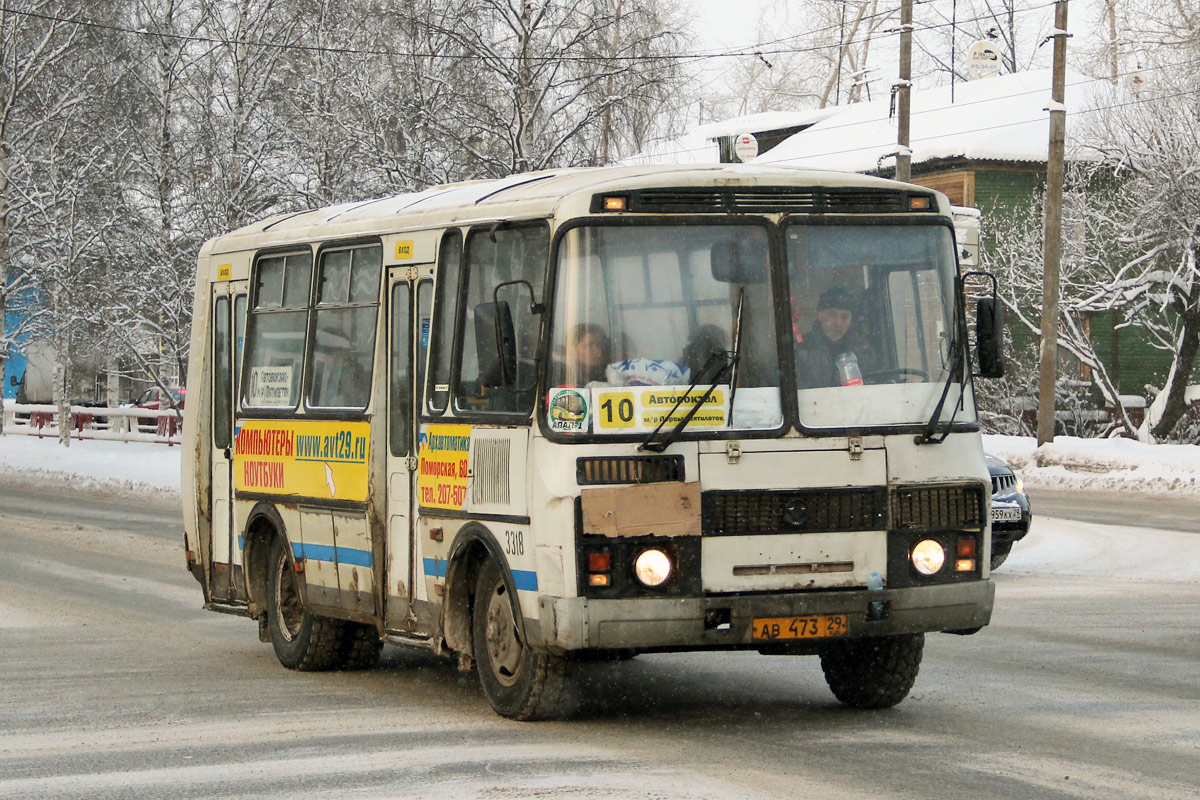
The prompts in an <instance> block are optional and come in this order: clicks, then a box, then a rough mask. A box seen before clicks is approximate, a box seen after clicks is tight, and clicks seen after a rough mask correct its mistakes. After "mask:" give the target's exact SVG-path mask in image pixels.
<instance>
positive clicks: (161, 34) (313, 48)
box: [0, 0, 1053, 62]
mask: <svg viewBox="0 0 1200 800" xmlns="http://www.w3.org/2000/svg"><path fill="white" fill-rule="evenodd" d="M924 1H925V2H929V1H930V0H924ZM1052 5H1053V3H1052V2H1050V3H1044V4H1042V5H1035V6H1030V7H1029V8H1026V9H1021V10H1020V11H1019V12H1017V13H1028V12H1030V11H1037V10H1040V9H1043V8H1048V7H1050V6H1052ZM0 11H4V12H5V13H9V14H15V15H18V16H24V17H29V18H32V19H39V20H42V21H44V22H52V23H56V24H63V25H76V26H80V27H85V28H91V29H94V30H102V31H109V32H113V33H123V34H127V35H131V36H139V37H144V38H155V39H170V40H173V41H183V42H194V43H199V44H210V45H224V46H245V47H261V48H266V49H271V50H283V51H297V52H306V53H330V54H334V55H362V56H387V57H401V58H428V59H434V60H437V59H443V60H451V61H477V60H483V59H484V58H485V57H484V56H479V55H475V54H469V53H435V52H419V51H414V52H403V51H399V50H390V49H385V48H358V47H336V46H329V45H308V44H302V43H298V42H295V43H291V42H289V43H282V42H272V41H263V40H257V41H256V40H250V39H232V38H224V37H218V36H199V35H196V34H183V33H172V32H170V31H151V30H146V29H145V28H131V27H127V26H122V25H113V24H108V23H102V22H94V21H91V20H83V19H72V18H69V17H62V16H57V15H54V14H46V13H41V12H36V11H28V10H23V9H11V8H7V7H0ZM892 13H894V12H893V11H886V12H878V13H876V14H871V15H866V16H864V17H863V19H874V18H876V17H882V16H886V15H888V14H892ZM991 18H992V17H991V15H981V16H978V17H974V18H971V19H966V20H959V21H957V22H956V23H954V24H957V25H962V24H964V23H968V22H977V21H980V20H985V19H991ZM950 24H951V23H938V24H931V25H923V26H914V31H920V30H936V29H938V28H944V27H947V26H948V25H950ZM835 27H837V26H833V25H830V26H826V27H825V28H819V29H815V30H810V31H805V32H804V33H801V34H795V35H794V36H788V37H783V38H781V39H776V40H772V41H768V42H760V43H757V44H752V45H747V46H745V47H741V48H736V49H733V50H727V51H718V52H703V51H700V52H693V53H663V54H659V55H638V56H632V55H631V56H620V55H600V54H598V55H594V56H525V57H524V58H525V59H526V60H529V61H547V62H549V61H556V62H593V61H599V62H614V61H643V62H644V61H678V62H688V61H708V60H714V59H724V58H747V57H754V56H756V55H785V54H800V53H811V52H819V51H821V50H832V49H839V48H844V47H847V46H849V45H851V44H857V43H861V42H863V41H867V40H868V39H869V38H870V37H867V38H866V39H860V40H853V39H851V40H847V41H845V42H835V43H831V44H826V45H812V46H809V47H801V48H775V49H766V48H768V47H771V46H773V45H776V44H780V43H783V42H786V41H790V40H792V39H799V38H800V37H802V36H809V35H812V34H814V33H822V32H827V31H830V30H833V29H834V28H835ZM896 35H899V31H898V29H889V30H886V31H883V32H881V35H877V36H876V37H875V38H877V39H883V38H889V37H891V36H896Z"/></svg>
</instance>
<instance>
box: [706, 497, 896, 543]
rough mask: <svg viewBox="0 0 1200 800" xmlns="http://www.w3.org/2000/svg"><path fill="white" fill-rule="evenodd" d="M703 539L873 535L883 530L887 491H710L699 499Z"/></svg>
mask: <svg viewBox="0 0 1200 800" xmlns="http://www.w3.org/2000/svg"><path fill="white" fill-rule="evenodd" d="M700 506H701V526H702V531H703V533H704V535H706V536H738V535H746V534H754V533H816V532H828V531H878V530H884V529H885V528H886V527H887V489H886V488H884V487H882V486H879V487H872V488H866V489H807V490H800V491H783V492H778V491H714V492H705V493H704V494H703V496H702V498H701V503H700Z"/></svg>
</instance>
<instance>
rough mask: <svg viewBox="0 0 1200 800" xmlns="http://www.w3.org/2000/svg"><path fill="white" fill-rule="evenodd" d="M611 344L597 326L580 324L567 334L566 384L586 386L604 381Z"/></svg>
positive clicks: (601, 329)
mask: <svg viewBox="0 0 1200 800" xmlns="http://www.w3.org/2000/svg"><path fill="white" fill-rule="evenodd" d="M611 356H612V343H611V341H610V340H609V338H608V334H607V333H606V332H605V331H604V329H603V328H601V327H600V326H599V325H593V324H591V323H588V322H584V323H580V324H578V325H576V326H575V327H573V328H571V329H570V330H569V331H568V332H567V356H566V364H567V376H566V377H567V380H566V382H567V384H568V385H570V386H587V385H588V384H589V383H592V382H593V381H604V380H605V370H606V369H607V367H608V363H609V361H610V360H611Z"/></svg>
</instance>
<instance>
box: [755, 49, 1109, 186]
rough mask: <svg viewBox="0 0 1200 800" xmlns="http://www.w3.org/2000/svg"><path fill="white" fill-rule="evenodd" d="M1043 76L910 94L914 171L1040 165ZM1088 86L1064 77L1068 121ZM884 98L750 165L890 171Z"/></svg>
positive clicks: (1046, 96)
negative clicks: (983, 163)
mask: <svg viewBox="0 0 1200 800" xmlns="http://www.w3.org/2000/svg"><path fill="white" fill-rule="evenodd" d="M1050 78H1051V72H1050V70H1033V71H1029V72H1018V73H1015V74H1012V75H1001V76H996V77H992V78H984V79H982V80H978V81H970V82H967V83H959V84H956V85H955V87H954V102H953V103H951V102H950V87H949V86H942V87H938V88H936V89H927V90H925V91H915V92H913V94H912V117H911V126H910V136H909V141H910V142H911V144H910V148H911V150H912V160H913V163H914V164H918V163H921V162H923V161H932V160H937V159H943V158H955V157H962V158H968V159H972V160H995V161H1045V160H1046V151H1047V147H1048V141H1049V113H1048V111H1047V108H1048V106H1049V105H1050ZM1094 83H1095V81H1093V80H1092V79H1090V78H1087V77H1085V76H1083V75H1080V74H1077V73H1068V75H1067V91H1066V100H1067V102H1066V107H1067V113H1068V123H1067V131H1068V136H1070V132H1071V124H1070V116H1071V115H1073V114H1074V113H1077V112H1078V111H1079V110H1081V109H1083V108H1084V107H1085V102H1086V101H1087V99H1088V97H1089V94H1090V93H1091V86H1092V85H1093V84H1094ZM890 107H891V101H890V98H885V99H882V100H876V101H874V102H870V103H859V104H856V105H853V106H848V107H845V108H843V109H842V112H841V113H839V114H836V115H834V116H831V117H829V118H828V119H825V120H823V121H821V122H818V123H816V124H815V125H813V126H812V127H811V128H808V129H806V130H803V131H801V132H799V133H797V134H794V135H792V136H791V137H789V138H788V139H787V140H785V141H784V142H782V143H780V144H779V145H778V146H776V147H775V148H773V149H772V150H770V151H768V152H766V153H763V154H762V155H761V156H759V157H758V159H756V160H757V161H760V162H765V163H781V162H783V163H789V164H796V165H802V166H813V167H816V166H820V167H824V168H828V169H843V170H850V171H855V172H862V171H867V170H874V169H878V168H879V167H880V166H881V165H882V166H891V165H892V164H893V163H894V162H893V161H892V157H893V156H894V154H895V152H896V118H895V117H894V116H890V110H891V109H890Z"/></svg>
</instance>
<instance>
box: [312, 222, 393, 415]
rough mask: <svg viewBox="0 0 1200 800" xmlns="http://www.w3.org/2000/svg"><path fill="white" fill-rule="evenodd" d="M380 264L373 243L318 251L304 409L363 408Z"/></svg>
mask: <svg viewBox="0 0 1200 800" xmlns="http://www.w3.org/2000/svg"><path fill="white" fill-rule="evenodd" d="M382 264H383V248H382V247H381V246H379V245H377V244H376V245H369V246H366V247H350V248H339V249H336V250H326V251H324V252H322V253H321V267H320V271H319V273H318V274H319V278H318V281H319V282H318V284H317V312H316V319H315V323H314V326H313V327H314V333H313V351H312V369H311V371H310V377H309V390H308V405H309V406H311V407H314V408H358V409H361V408H366V407H367V401H368V400H369V399H370V397H371V367H372V365H373V364H374V362H375V357H374V353H375V320H376V316H377V313H378V310H379V280H380V271H381V269H382Z"/></svg>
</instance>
